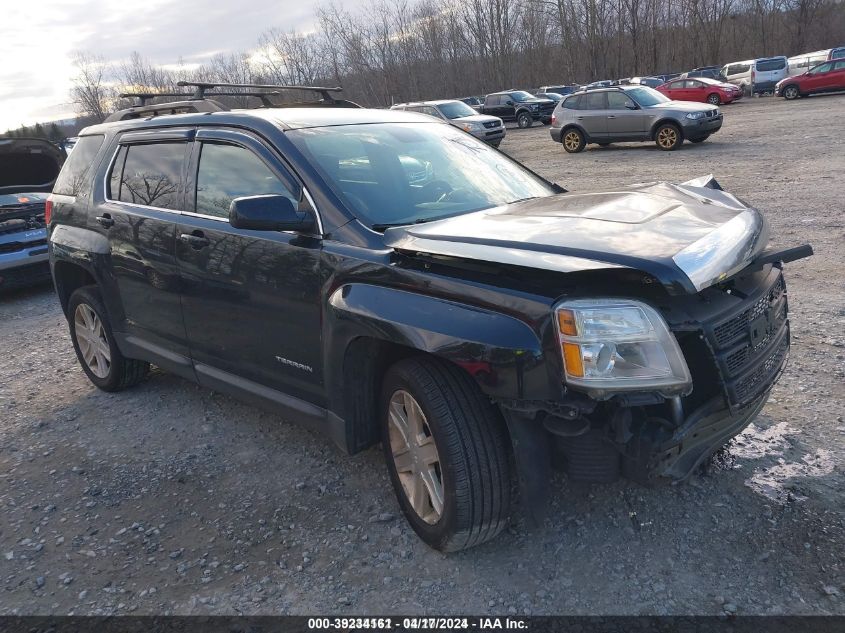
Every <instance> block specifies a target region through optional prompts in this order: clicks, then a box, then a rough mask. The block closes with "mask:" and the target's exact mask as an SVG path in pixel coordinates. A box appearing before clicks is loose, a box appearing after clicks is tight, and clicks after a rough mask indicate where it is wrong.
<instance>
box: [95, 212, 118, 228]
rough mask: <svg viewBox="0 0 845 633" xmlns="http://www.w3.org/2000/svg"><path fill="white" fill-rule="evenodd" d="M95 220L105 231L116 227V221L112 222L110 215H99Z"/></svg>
mask: <svg viewBox="0 0 845 633" xmlns="http://www.w3.org/2000/svg"><path fill="white" fill-rule="evenodd" d="M94 219H95V220H96V221H97V224H99V225H100V226H102V227H103V228H104V229H110V228H111V227H113V226H114V220H112V217H111V215H110V214H108V213H104V214H103V215H98V216H97V217H96V218H94Z"/></svg>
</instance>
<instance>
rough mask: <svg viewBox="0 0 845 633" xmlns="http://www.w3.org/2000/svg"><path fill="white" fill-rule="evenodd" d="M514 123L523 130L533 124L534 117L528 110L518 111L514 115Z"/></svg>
mask: <svg viewBox="0 0 845 633" xmlns="http://www.w3.org/2000/svg"><path fill="white" fill-rule="evenodd" d="M516 124H517V126H519V128H520V129H522V130H524V129H526V128H529V127H531V126H532V125H534V117H532V116H531V115H530V114H529V113H528V112H520V113H519V115H518V116H517V117H516Z"/></svg>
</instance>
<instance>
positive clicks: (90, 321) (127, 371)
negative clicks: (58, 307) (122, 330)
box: [67, 286, 150, 391]
mask: <svg viewBox="0 0 845 633" xmlns="http://www.w3.org/2000/svg"><path fill="white" fill-rule="evenodd" d="M67 314H68V325H69V326H70V338H71V340H72V341H73V348H74V350H76V356H77V358H78V359H79V364H80V365H82V370H83V371H84V372H85V374H86V375H87V376H88V379H89V380H90V381H91V382H92V383H94V384H95V385H96V386H97V387H99V388H100V389H102V390H103V391H120V390H121V389H125V388H126V387H130V386H132V385H134V384H136V383H138V382H140V381H141V380H143V379H144V377H145V376H146V375H147V372H148V371H149V369H150V365H149V363H145V362H143V361H140V360H133V359H131V358H126V357H124V356H123V354H121V353H120V350H119V349H118V347H117V344H116V343H115V340H114V335H113V334H112V329H111V324H110V323H109V319H108V314H107V313H106V308H105V306H104V305H103V300H102V298H101V297H100V292H99V290H98V289H97V287H96V286H85V287H83V288H79V289H78V290H76V291H74V293H73V294H72V295H71V296H70V300H69V301H68V308H67Z"/></svg>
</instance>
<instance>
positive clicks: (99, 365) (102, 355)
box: [73, 303, 111, 378]
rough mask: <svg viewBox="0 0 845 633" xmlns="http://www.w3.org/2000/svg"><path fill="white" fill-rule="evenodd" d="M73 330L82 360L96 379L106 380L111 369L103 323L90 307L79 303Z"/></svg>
mask: <svg viewBox="0 0 845 633" xmlns="http://www.w3.org/2000/svg"><path fill="white" fill-rule="evenodd" d="M73 330H74V333H75V334H76V342H77V344H78V345H79V352H80V353H81V354H82V359H83V360H84V361H85V364H86V365H88V369H90V370H91V373H92V374H94V375H95V376H96V377H97V378H106V377H108V375H109V369H110V368H111V351H110V349H109V341H108V339H107V338H106V330H105V328H104V327H103V322H102V321H101V320H100V317H98V316H97V313H96V312H94V310H93V309H92V308H91V306H89V305H87V304H85V303H80V304H79V305H78V306H77V307H76V312H75V313H74V316H73Z"/></svg>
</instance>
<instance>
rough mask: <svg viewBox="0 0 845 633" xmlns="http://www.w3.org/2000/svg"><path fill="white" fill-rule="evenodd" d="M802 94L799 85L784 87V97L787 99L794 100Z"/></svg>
mask: <svg viewBox="0 0 845 633" xmlns="http://www.w3.org/2000/svg"><path fill="white" fill-rule="evenodd" d="M800 96H801V92H800V91H799V90H798V86H787V87H786V88H784V89H783V98H784V99H786V100H787V101H792V100H793V99H797V98H798V97H800Z"/></svg>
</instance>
